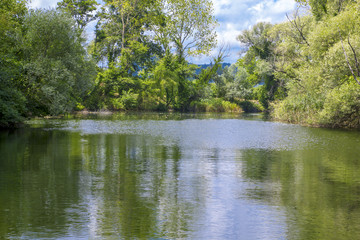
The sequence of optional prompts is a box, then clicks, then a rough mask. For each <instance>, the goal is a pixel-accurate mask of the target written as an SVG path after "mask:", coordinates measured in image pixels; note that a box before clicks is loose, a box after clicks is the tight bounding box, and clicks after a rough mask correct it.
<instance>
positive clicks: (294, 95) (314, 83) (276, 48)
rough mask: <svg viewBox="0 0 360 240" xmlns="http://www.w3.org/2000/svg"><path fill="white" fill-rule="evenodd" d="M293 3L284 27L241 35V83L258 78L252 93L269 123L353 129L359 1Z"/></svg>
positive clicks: (358, 84)
mask: <svg viewBox="0 0 360 240" xmlns="http://www.w3.org/2000/svg"><path fill="white" fill-rule="evenodd" d="M297 2H298V4H299V5H298V8H297V9H296V11H295V12H294V13H293V14H288V15H287V18H288V20H287V21H286V22H283V23H280V24H276V25H271V24H269V23H258V24H257V25H255V26H254V27H253V28H252V29H251V30H246V31H243V32H242V34H241V35H240V36H239V37H238V40H239V41H240V42H241V43H243V44H244V45H246V46H247V48H248V51H247V52H246V54H245V56H244V57H243V58H241V59H240V60H239V62H238V63H237V64H240V65H243V66H244V67H243V70H242V71H245V72H246V73H247V74H248V77H247V81H249V82H251V81H252V79H256V81H258V80H259V79H262V81H263V82H264V85H263V86H261V87H260V88H259V89H257V90H256V91H257V92H258V93H259V95H258V96H259V100H260V101H261V102H262V103H263V105H264V106H265V107H267V108H269V109H270V110H271V113H272V116H273V117H274V118H275V119H277V120H281V121H286V122H290V123H301V124H306V125H312V126H325V127H336V128H337V127H347V128H359V127H360V62H359V59H360V56H359V54H360V38H359V37H360V14H359V13H360V12H359V11H360V9H359V1H354V0H322V1H313V0H297ZM256 81H255V82H256ZM250 85H253V84H250Z"/></svg>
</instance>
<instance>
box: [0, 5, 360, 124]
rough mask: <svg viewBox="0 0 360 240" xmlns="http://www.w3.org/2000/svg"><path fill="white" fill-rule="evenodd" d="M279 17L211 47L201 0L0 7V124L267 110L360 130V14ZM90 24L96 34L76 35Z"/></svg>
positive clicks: (350, 8)
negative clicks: (232, 44)
mask: <svg viewBox="0 0 360 240" xmlns="http://www.w3.org/2000/svg"><path fill="white" fill-rule="evenodd" d="M297 2H298V9H297V10H296V11H295V12H294V13H293V15H291V16H287V17H288V21H286V22H284V23H280V24H276V25H272V24H270V23H263V22H260V23H258V24H256V25H255V26H253V28H252V29H249V30H245V31H243V32H242V33H241V34H240V36H238V40H239V42H240V43H241V44H242V45H243V46H244V49H245V50H246V51H244V54H243V55H242V56H241V57H240V59H239V60H238V61H237V62H236V63H234V64H232V65H231V66H229V67H225V68H223V67H222V66H223V64H222V62H223V61H224V59H225V57H226V55H227V49H226V47H223V48H220V49H221V50H220V51H219V53H218V54H217V56H215V57H214V58H213V60H212V63H211V65H210V66H209V67H208V68H206V69H201V70H200V69H199V67H198V66H197V65H194V64H191V62H190V59H192V57H196V56H199V55H204V54H209V53H210V51H211V50H212V49H214V47H215V46H216V32H215V28H216V26H217V21H216V19H215V18H214V16H213V5H212V2H211V0H148V1H140V0H105V1H104V4H103V5H101V6H100V5H98V3H97V2H96V1H95V0H63V1H62V2H59V3H58V7H57V9H48V10H44V9H37V10H32V9H28V8H27V5H26V4H27V2H26V0H2V1H1V3H0V78H1V82H0V126H1V127H11V126H16V125H17V124H18V123H21V122H22V121H23V120H24V118H25V117H29V116H45V115H59V114H62V113H67V112H70V111H73V110H83V109H88V110H91V111H98V110H111V111H118V110H151V111H169V110H175V111H241V110H244V111H249V112H252V111H263V110H267V111H271V112H272V115H273V117H274V118H276V119H279V120H283V121H287V122H293V123H303V124H309V125H323V126H331V127H356V128H357V127H359V126H360V120H359V119H360V86H359V84H360V63H359V61H358V54H359V50H358V49H359V47H360V42H359V40H358V37H359V36H358V35H359V26H360V22H359V20H360V19H359V12H358V11H359V7H358V1H354V0H340V1H338V0H336V1H335V0H323V1H312V0H309V1H305V0H297ZM91 21H96V27H95V33H94V38H93V40H92V41H91V42H89V40H88V39H86V38H85V35H86V34H85V29H86V26H87V24H88V23H89V22H91Z"/></svg>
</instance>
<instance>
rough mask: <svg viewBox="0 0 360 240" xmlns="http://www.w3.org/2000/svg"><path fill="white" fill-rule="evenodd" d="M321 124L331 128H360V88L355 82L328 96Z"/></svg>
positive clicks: (321, 116) (333, 90)
mask: <svg viewBox="0 0 360 240" xmlns="http://www.w3.org/2000/svg"><path fill="white" fill-rule="evenodd" d="M319 115H320V116H319V118H320V120H319V122H320V124H322V125H325V126H330V127H350V128H360V88H359V85H357V84H356V83H355V82H354V81H353V80H351V81H349V82H347V83H345V84H343V85H341V86H339V87H335V88H334V89H332V90H331V91H329V92H328V93H327V94H326V97H325V102H324V107H323V109H322V111H321V112H320V114H319Z"/></svg>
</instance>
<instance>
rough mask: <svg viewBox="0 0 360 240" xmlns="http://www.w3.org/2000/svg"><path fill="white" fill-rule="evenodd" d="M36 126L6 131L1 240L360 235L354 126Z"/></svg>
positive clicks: (0, 175)
mask: <svg viewBox="0 0 360 240" xmlns="http://www.w3.org/2000/svg"><path fill="white" fill-rule="evenodd" d="M35 125H36V126H35ZM34 126H35V128H29V129H24V130H19V131H14V132H1V133H0V156H1V158H0V238H2V237H4V238H16V239H17V238H21V237H22V238H74V239H81V238H84V239H88V238H93V239H94V238H121V239H127V238H135V239H149V238H153V239H158V238H161V239H179V238H181V239H183V238H185V239H357V238H360V226H359V225H358V224H357V222H358V221H359V220H360V210H359V207H360V202H359V201H360V198H359V196H360V176H359V174H358V173H359V170H360V169H359V168H360V164H359V159H358V152H359V150H360V144H359V141H360V138H359V136H360V135H359V133H358V132H346V131H330V130H323V129H309V128H302V127H298V126H294V125H284V124H278V123H271V122H264V121H247V120H246V121H245V120H241V119H234V118H231V119H228V118H227V119H216V118H211V119H202V120H196V119H194V118H191V119H189V118H186V119H182V118H181V119H178V120H173V119H172V120H163V119H161V120H154V119H152V120H149V119H140V120H137V118H135V117H134V118H133V119H132V118H130V119H124V120H116V119H107V120H104V119H102V120H99V119H95V120H91V119H87V120H81V119H69V120H48V121H46V122H45V123H44V122H43V123H41V124H40V123H39V122H38V121H37V122H34ZM41 126H43V127H41ZM94 129H95V130H94Z"/></svg>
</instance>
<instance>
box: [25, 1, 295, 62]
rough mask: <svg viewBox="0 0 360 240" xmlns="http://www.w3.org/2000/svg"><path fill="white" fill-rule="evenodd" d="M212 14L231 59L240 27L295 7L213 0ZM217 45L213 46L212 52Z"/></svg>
mask: <svg viewBox="0 0 360 240" xmlns="http://www.w3.org/2000/svg"><path fill="white" fill-rule="evenodd" d="M59 1H60V0H31V3H30V6H31V7H32V8H51V7H56V3H57V2H59ZM213 3H214V10H215V17H216V18H217V19H218V22H219V27H218V29H217V32H218V42H219V43H225V44H228V45H229V46H230V50H231V51H230V56H229V57H228V58H227V59H225V62H230V63H233V62H235V61H236V60H237V59H238V58H239V52H240V50H241V46H240V43H239V42H237V41H236V36H238V35H239V34H240V33H241V31H242V30H245V29H249V28H251V26H253V25H254V24H256V23H258V22H261V21H266V22H271V23H279V22H282V21H285V20H286V16H285V14H286V13H291V12H292V11H294V9H295V6H296V4H295V0H213ZM93 27H94V24H90V26H89V27H88V34H89V35H90V36H91V32H92V31H91V29H92V28H93ZM216 52H217V49H214V51H213V53H212V54H213V55H215V54H216ZM209 61H210V60H209V57H201V58H195V59H193V62H195V63H209Z"/></svg>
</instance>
